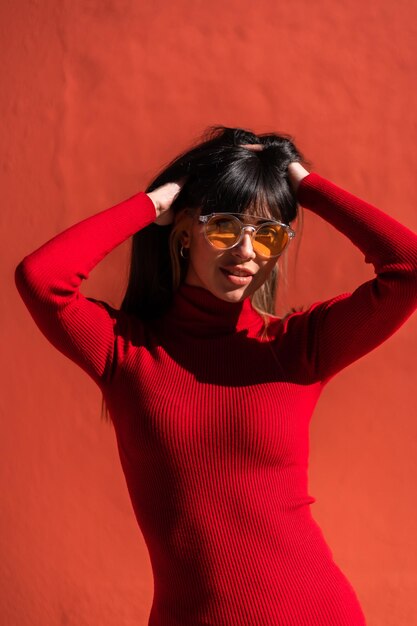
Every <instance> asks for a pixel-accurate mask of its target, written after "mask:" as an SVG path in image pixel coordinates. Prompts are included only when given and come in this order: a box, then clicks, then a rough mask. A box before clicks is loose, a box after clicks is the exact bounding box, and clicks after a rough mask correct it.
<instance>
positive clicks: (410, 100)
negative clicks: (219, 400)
mask: <svg viewBox="0 0 417 626" xmlns="http://www.w3.org/2000/svg"><path fill="white" fill-rule="evenodd" d="M416 17H417V8H416V5H415V3H412V2H411V0H397V2H396V3H392V2H387V1H386V0H385V1H383V0H379V1H376V0H370V1H368V2H366V3H364V2H359V1H348V2H347V3H334V2H333V1H330V0H319V1H318V2H315V3H312V2H310V1H308V0H300V1H299V2H297V3H288V2H286V3H284V2H281V3H277V2H272V1H271V0H257V2H256V3H255V2H250V1H249V0H233V1H230V2H226V3H224V2H220V1H219V0H212V2H210V3H208V2H203V0H194V1H191V0H175V2H168V1H167V0H165V2H163V1H161V0H153V2H150V1H149V2H135V1H134V0H106V1H104V0H101V1H99V0H84V1H81V0H77V1H70V0H61V1H60V2H55V1H52V0H43V1H42V2H39V1H35V0H32V1H29V0H20V1H19V2H17V3H12V2H10V1H9V2H7V1H5V2H2V3H1V6H0V23H1V25H2V26H1V30H2V37H1V42H2V43H1V46H2V50H1V57H2V70H3V75H2V83H3V84H2V89H1V90H0V102H1V113H2V122H3V123H2V146H3V151H2V156H1V165H2V167H1V171H0V177H1V189H2V193H3V202H2V209H1V217H0V220H1V233H2V235H3V237H2V239H3V241H2V246H1V255H4V257H5V259H4V260H3V264H2V267H3V268H4V270H5V271H4V274H3V276H4V279H5V280H4V283H3V289H2V290H1V296H0V297H1V299H2V302H1V307H0V310H1V315H2V317H3V320H2V324H1V328H2V331H3V333H4V336H3V341H2V347H3V350H2V357H3V358H2V362H1V365H2V370H1V374H2V381H3V384H4V389H3V393H2V397H1V415H2V420H1V430H2V432H1V433H0V435H1V439H0V440H1V457H2V463H1V483H0V488H1V493H2V505H1V516H0V546H1V555H0V556H1V558H0V621H1V623H2V624H6V625H13V626H14V625H18V626H29V625H30V626H33V625H34V624H36V625H42V626H43V625H48V626H49V625H55V624H59V625H65V626H84V625H86V626H87V625H88V626H91V625H97V624H100V626H116V625H117V626H124V625H126V626H133V625H135V626H138V625H139V626H141V625H145V624H146V623H147V616H148V614H149V609H150V605H151V601H152V576H151V568H150V561H149V558H148V554H147V550H146V546H145V544H144V542H143V538H142V536H141V534H140V533H139V532H138V529H137V526H136V522H135V521H134V516H133V511H132V510H131V505H130V502H129V499H128V494H127V489H126V486H125V483H124V478H123V476H122V472H121V468H120V465H119V461H118V457H117V452H116V444H115V439H114V433H113V431H112V429H111V427H109V426H108V425H105V424H103V423H102V422H101V421H100V418H99V413H100V403H101V396H100V393H99V390H98V388H96V387H95V386H94V384H93V383H92V382H91V381H90V380H89V379H88V378H87V377H86V376H85V375H84V373H83V372H82V371H81V370H79V369H78V368H77V367H76V366H75V365H74V364H73V363H71V362H70V361H69V360H67V359H66V358H65V357H64V356H62V355H61V354H60V353H59V352H57V351H56V350H55V349H54V348H53V347H52V346H51V345H50V344H49V343H47V342H46V341H45V339H44V337H43V336H42V335H41V333H40V332H39V331H38V329H37V328H36V326H35V325H34V323H33V321H32V319H31V318H30V317H29V314H28V312H27V311H26V309H25V308H24V306H23V303H22V302H21V300H20V299H19V296H18V293H17V292H16V290H15V287H14V283H13V271H14V267H15V266H16V264H17V263H18V261H20V260H21V258H23V256H24V255H26V254H27V253H29V252H31V251H32V250H34V249H35V248H36V247H38V246H40V245H41V244H42V243H43V242H44V241H46V240H47V239H49V238H50V237H52V236H53V235H55V234H56V233H58V232H59V231H60V230H63V229H64V228H65V227H67V226H69V225H71V224H73V223H75V222H76V221H79V220H81V219H82V218H84V217H87V216H88V215H91V214H93V213H95V212H97V211H99V210H102V209H104V208H107V207H108V206H111V205H113V204H115V203H116V202H118V201H120V200H122V199H124V198H127V197H129V196H131V195H132V194H133V193H135V192H136V191H138V190H140V189H143V188H144V186H145V184H146V183H147V181H148V180H149V179H150V177H151V176H152V175H153V174H154V173H155V172H156V171H157V170H158V169H159V167H160V166H161V165H162V164H163V163H165V162H166V161H168V160H169V159H170V158H171V157H173V156H174V155H175V154H176V153H177V152H179V151H180V150H182V149H183V148H184V147H185V146H187V145H188V144H189V143H190V141H191V140H192V139H194V137H195V136H197V135H199V134H200V133H201V132H202V131H203V129H204V128H205V127H206V126H208V125H209V124H216V123H219V124H226V125H234V126H246V127H249V128H252V129H253V130H255V131H258V132H266V131H268V130H275V131H281V132H288V133H291V134H292V135H293V136H294V137H295V139H296V142H297V144H298V145H299V147H300V148H301V150H302V151H303V152H304V153H305V155H306V156H307V157H308V158H309V159H310V160H311V161H312V164H313V167H312V169H314V170H315V171H317V172H319V173H320V174H322V175H324V176H326V177H328V178H330V180H333V181H334V182H335V183H336V184H339V185H340V186H342V187H344V188H346V189H348V190H349V191H351V192H352V193H355V194H356V195H359V196H360V197H363V198H364V199H366V200H368V201H369V202H372V203H374V204H376V205H377V206H379V207H380V208H381V209H382V210H385V211H386V212H388V213H389V214H390V215H392V216H393V217H395V218H397V219H398V220H400V221H402V222H403V223H405V224H406V225H407V226H409V227H410V228H412V229H414V230H417V214H416V208H415V207H416V196H417V189H416V185H415V182H414V181H415V172H414V169H415V166H414V160H415V156H414V152H415V146H416V143H417V141H416V140H417V137H416V124H415V111H416V109H417V103H416V94H417V90H416V40H417V38H416V26H415V24H416ZM127 254H128V246H127V243H126V244H123V245H122V246H121V247H120V248H118V249H117V250H115V251H113V252H112V253H111V254H110V255H109V256H108V257H106V259H104V260H103V261H102V263H101V264H100V266H99V267H98V268H96V269H95V270H94V272H93V274H92V275H91V278H90V279H89V281H88V285H83V292H84V293H85V294H86V295H91V296H93V297H100V298H103V299H107V300H108V301H110V302H111V303H113V304H116V305H118V304H119V303H120V297H121V294H122V291H123V288H124V286H125V280H126V272H127V267H126V261H127ZM372 276H373V272H372V268H371V267H370V266H368V265H365V263H364V259H363V257H362V255H361V254H360V253H359V251H358V250H357V249H353V248H352V245H351V244H350V242H349V241H347V240H345V238H344V237H343V236H342V235H341V234H339V233H338V232H335V231H334V230H332V229H331V227H329V226H328V225H327V224H326V223H322V222H321V221H320V219H319V218H317V217H316V216H314V215H311V214H308V213H307V212H306V224H305V230H304V240H303V243H302V246H301V250H300V255H299V260H298V272H297V288H296V289H295V287H293V288H292V290H293V295H292V297H293V304H300V303H309V302H311V301H313V300H318V299H320V298H327V297H330V296H332V295H335V294H336V293H342V292H345V291H348V290H352V289H353V288H354V287H355V286H356V285H357V284H359V282H362V281H364V280H366V279H368V278H371V277H372ZM416 347H417V319H416V317H415V316H413V317H412V318H411V319H410V320H409V321H408V322H407V324H406V325H405V326H404V327H402V328H401V329H400V330H399V331H398V332H397V333H396V334H395V336H393V337H391V338H390V339H389V340H388V341H387V342H386V343H385V344H384V345H382V346H380V347H379V348H377V349H376V350H375V351H373V352H372V353H371V354H369V355H367V356H366V357H365V358H363V359H362V360H360V361H358V362H357V363H355V364H353V365H352V366H350V367H349V368H347V369H346V370H344V371H343V372H341V373H340V374H339V376H338V377H337V378H336V379H335V380H334V381H332V383H331V384H330V385H329V386H328V387H327V388H326V391H325V393H324V394H323V396H322V398H321V400H320V402H319V404H318V406H317V408H316V412H315V415H314V416H313V420H312V425H311V469H310V493H312V494H313V495H314V496H315V497H316V498H317V502H316V504H315V505H314V507H313V514H314V516H315V517H316V519H317V520H318V522H319V523H320V525H321V526H322V528H323V531H324V533H325V535H326V537H327V539H328V541H329V544H330V545H331V547H332V549H333V552H334V556H335V558H336V560H337V562H338V563H339V565H340V566H341V568H342V569H343V571H344V572H345V573H346V574H347V576H348V577H349V579H350V580H351V582H352V584H353V585H354V587H355V589H356V590H357V593H358V596H359V598H360V600H361V602H362V604H363V607H364V610H365V613H366V615H367V617H368V620H369V624H370V626H402V625H404V626H409V625H410V624H413V623H417V603H416V600H415V598H416V593H415V592H416V590H417V562H416V561H417V557H416V555H417V510H416V504H415V502H414V498H410V494H411V493H412V494H414V485H415V481H416V476H417V461H416V458H417V455H416V441H417V420H416V393H415V379H416V361H415V353H416Z"/></svg>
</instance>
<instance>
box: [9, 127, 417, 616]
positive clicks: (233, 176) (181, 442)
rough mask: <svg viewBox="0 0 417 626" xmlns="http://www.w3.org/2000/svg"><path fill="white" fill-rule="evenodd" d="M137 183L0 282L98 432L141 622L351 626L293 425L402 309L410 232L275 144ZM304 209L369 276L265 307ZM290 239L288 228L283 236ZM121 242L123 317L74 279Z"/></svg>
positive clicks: (208, 143) (347, 590)
mask: <svg viewBox="0 0 417 626" xmlns="http://www.w3.org/2000/svg"><path fill="white" fill-rule="evenodd" d="M203 139H204V140H202V141H201V142H200V143H198V144H197V145H195V146H194V147H193V148H191V149H190V150H188V151H185V152H184V153H182V154H181V155H180V156H178V157H177V158H176V159H174V160H173V161H172V162H171V163H170V164H169V165H168V166H167V167H166V168H165V169H164V170H163V171H162V172H161V173H160V175H159V176H158V177H157V178H156V179H155V180H154V181H153V182H152V184H151V185H150V186H149V187H148V189H147V190H146V192H142V191H141V192H138V193H137V194H135V195H134V196H132V197H131V198H129V199H127V200H125V201H123V202H121V203H120V204H117V205H115V206H113V207H111V208H109V209H106V210H104V211H101V212H99V213H97V214H95V215H92V216H91V217H88V218H87V219H84V220H83V221H81V222H79V223H78V224H75V225H73V226H71V227H70V228H68V229H66V230H65V231H64V232H62V233H60V234H58V235H56V236H55V237H54V238H52V239H51V240H50V241H48V242H46V243H45V244H44V245H42V246H41V247H40V248H39V249H38V250H35V251H34V252H32V253H31V254H29V255H28V256H26V257H25V258H24V259H23V260H22V261H21V262H20V263H19V265H18V267H17V268H16V273H15V280H16V285H17V288H18V290H19V293H20V295H21V297H22V299H23V301H24V303H25V304H26V306H27V308H28V310H29V312H30V314H31V315H32V317H33V319H34V320H35V322H36V324H37V326H38V327H39V328H40V330H41V331H42V333H43V334H44V335H45V336H46V338H47V339H48V340H49V341H50V342H51V343H52V344H53V345H54V346H55V347H56V348H57V349H58V350H60V351H61V352H62V353H63V354H65V355H66V356H67V357H69V358H70V359H71V360H73V361H74V362H75V363H76V364H77V365H78V366H80V367H81V368H83V370H84V371H85V372H86V373H87V374H88V375H89V376H91V378H92V379H93V380H94V381H95V382H96V383H97V385H98V386H99V388H100V389H101V391H102V393H103V398H104V400H105V403H106V406H107V409H108V411H109V414H110V417H111V420H112V423H113V424H114V428H115V433H116V437H117V443H118V449H119V453H120V459H121V463H122V467H123V471H124V474H125V477H126V481H127V485H128V489H129V494H130V497H131V500H132V505H133V508H134V512H135V514H136V517H137V521H138V524H139V527H140V529H141V531H142V533H143V536H144V538H145V541H146V543H147V546H148V548H149V554H150V558H151V563H152V568H153V573H154V598H153V604H152V609H151V613H150V616H149V622H148V623H149V626H203V625H211V626H336V625H337V626H360V625H363V624H365V617H364V614H363V611H362V608H361V606H360V603H359V601H358V598H357V595H356V593H355V591H354V589H353V587H352V585H351V584H350V582H349V581H348V579H347V578H346V576H345V575H344V574H343V572H342V571H341V570H340V568H339V567H338V566H337V564H336V563H335V561H334V560H333V554H332V551H331V549H330V548H329V546H328V545H327V543H326V541H325V538H324V535H323V533H322V531H321V529H320V527H319V526H318V524H317V523H316V521H315V520H314V518H313V516H312V514H311V511H310V504H311V503H313V502H314V501H315V498H313V497H311V496H310V495H309V494H308V452H309V439H308V431H309V422H310V419H311V416H312V413H313V410H314V407H315V405H316V403H317V400H318V398H319V396H320V394H321V392H322V390H323V388H324V386H325V385H326V384H327V383H328V381H329V380H330V379H331V378H332V377H333V376H335V374H337V373H338V372H339V371H340V370H342V369H343V368H345V367H346V366H348V365H349V364H351V363H353V362H354V361H356V360H357V359H359V358H360V357H362V356H363V355H365V354H367V353H369V352H370V351H371V350H373V349H374V348H375V347H376V346H378V345H380V344H381V343H382V342H383V341H385V340H386V339H387V338H388V337H390V336H391V335H392V334H393V333H394V332H395V331H396V330H397V329H398V328H399V327H400V326H401V325H402V324H403V323H404V322H405V321H406V320H407V318H409V317H410V315H411V314H412V313H413V311H415V309H416V307H417V281H416V272H417V236H416V235H415V234H414V233H413V232H411V231H410V230H409V229H407V228H406V227H405V226H403V225H401V224H400V223H399V222H397V221H396V220H394V219H393V218H392V217H390V216H388V215H386V214H385V213H383V212H382V211H381V210H379V209H377V208H376V207H374V206H372V205H370V204H368V203H367V202H365V201H363V200H360V199H359V198H357V197H355V196H353V195H352V194H350V193H348V192H347V191H344V190H343V189H341V188H339V187H338V186H336V185H335V184H333V183H331V182H330V181H328V180H326V179H325V178H323V177H322V176H320V175H319V174H317V173H314V172H310V173H309V172H308V171H307V170H306V169H305V168H304V166H303V165H302V163H304V164H306V162H305V160H304V159H303V158H302V156H301V154H300V153H299V151H298V150H297V148H296V147H295V145H294V143H293V142H292V140H291V139H290V138H289V137H287V136H282V135H274V134H271V135H256V134H254V133H252V132H250V131H245V130H242V129H233V128H227V127H214V128H212V129H211V130H210V132H209V133H208V134H207V135H206V136H205V137H204V138H203ZM301 207H305V208H307V209H308V210H310V211H312V212H314V213H316V214H317V215H319V216H321V217H322V218H323V219H325V220H326V221H327V222H329V223H330V224H332V225H333V226H334V227H335V228H336V229H337V230H338V231H340V232H341V233H343V234H344V235H345V236H346V237H348V238H349V239H350V240H351V242H352V243H353V245H355V246H356V247H357V248H358V249H359V250H360V251H361V252H362V253H363V254H364V255H365V262H366V263H372V264H373V266H374V268H375V273H376V276H375V278H374V279H373V280H369V281H367V282H365V283H363V284H361V285H359V286H358V287H357V289H356V290H355V291H354V292H353V293H343V294H341V295H337V296H336V297H333V298H331V299H329V300H327V301H323V302H315V303H314V304H312V305H311V306H310V307H309V308H308V309H307V310H305V311H295V310H293V311H292V312H289V313H288V314H287V315H285V316H283V317H281V318H280V317H277V316H274V314H273V313H274V285H275V284H276V279H277V267H278V262H280V261H281V260H283V259H285V252H286V250H287V249H288V246H289V245H291V241H292V240H293V239H294V236H296V233H295V229H294V228H292V226H294V222H295V220H296V218H297V217H298V218H301V215H302V213H301ZM297 232H299V229H297ZM130 236H133V247H132V261H131V271H130V278H129V284H128V288H127V291H126V295H125V297H124V300H123V303H122V306H121V308H120V310H119V309H115V308H113V307H112V306H110V305H109V304H108V303H106V302H104V301H101V300H96V299H93V298H86V297H84V296H83V295H82V294H81V293H80V291H79V287H80V284H81V281H82V280H85V279H86V278H88V276H89V273H90V271H91V270H92V269H93V267H95V266H96V265H97V264H98V263H99V262H100V260H101V259H102V258H103V257H104V256H105V255H106V254H108V253H109V252H110V251H111V250H113V249H114V248H115V247H116V246H118V245H119V244H120V243H122V242H123V241H125V240H126V239H127V238H129V237H130Z"/></svg>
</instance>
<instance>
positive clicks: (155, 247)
mask: <svg viewBox="0 0 417 626" xmlns="http://www.w3.org/2000/svg"><path fill="white" fill-rule="evenodd" d="M242 144H262V146H263V149H262V150H259V151H255V150H248V149H246V148H242V147H241V146H242ZM291 161H299V162H301V161H302V162H305V160H304V158H303V156H302V155H301V153H300V152H299V151H298V149H297V148H296V147H295V145H294V143H293V140H292V138H291V137H289V136H288V135H283V134H281V135H277V134H268V133H265V134H260V135H256V134H254V133H253V132H252V131H250V130H244V129H241V128H228V127H226V126H211V127H209V128H208V129H207V130H206V131H205V132H204V134H203V136H202V138H201V139H200V140H199V141H198V142H197V144H196V145H195V146H194V147H191V148H189V149H188V150H185V151H184V152H183V153H181V154H180V155H179V156H177V157H176V158H175V159H173V160H172V161H171V162H170V163H168V165H166V166H164V167H163V168H162V170H161V171H160V173H159V174H158V175H157V176H156V178H155V179H154V180H153V181H152V182H151V183H150V185H149V186H148V187H147V188H146V190H145V191H146V192H147V193H148V192H150V191H153V190H154V189H156V188H157V187H160V186H161V185H164V184H165V183H167V182H172V181H176V180H179V179H181V178H183V177H185V176H186V177H187V179H186V182H185V184H184V186H183V187H182V189H181V191H180V193H179V194H178V196H177V197H176V198H175V200H174V201H173V203H172V210H173V211H174V214H176V213H178V212H179V211H181V210H182V209H184V208H188V209H197V208H201V214H203V215H204V214H207V213H212V212H223V211H224V212H232V213H240V212H244V211H246V210H247V209H248V208H250V209H251V213H255V214H256V215H267V216H272V217H274V218H275V219H280V220H281V221H283V222H285V223H286V224H289V223H290V222H292V221H293V220H294V219H295V218H296V217H297V210H298V206H297V201H296V198H295V195H294V193H293V190H292V188H291V185H290V182H289V179H288V173H287V167H288V164H289V163H291ZM171 232H172V225H170V226H159V225H157V224H151V225H149V226H147V227H146V228H144V229H142V230H140V231H138V232H137V233H135V234H134V235H133V242H132V254H131V263H130V273H129V281H128V286H127V289H126V293H125V296H124V299H123V302H122V305H121V309H122V310H123V311H125V312H127V313H132V314H135V315H137V316H138V317H140V318H141V319H144V320H147V319H153V318H155V317H157V316H159V315H161V314H162V313H163V312H164V311H165V309H166V308H167V306H168V305H169V303H170V301H171V298H172V295H173V292H174V291H175V289H174V281H173V269H174V268H173V259H172V256H171V253H170V246H169V240H170V235H171ZM179 264H180V268H181V278H183V277H184V274H185V270H186V261H184V260H183V259H181V258H180V257H179ZM276 279H277V272H276V271H275V272H273V273H272V274H271V276H270V278H269V281H268V282H267V283H266V284H265V285H264V286H263V288H262V287H261V289H260V290H258V291H263V292H268V293H269V294H270V295H269V297H268V298H263V306H262V305H261V306H260V308H264V309H266V310H267V311H268V312H269V313H274V311H273V310H271V305H269V306H268V304H267V302H268V301H269V302H271V301H273V300H274V294H275V288H276ZM259 295H260V296H262V293H261V294H258V298H259ZM260 299H261V300H262V297H261V298H260ZM265 301H266V302H265ZM272 306H273V305H272Z"/></svg>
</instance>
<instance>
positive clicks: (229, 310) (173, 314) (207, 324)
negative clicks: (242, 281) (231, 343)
mask: <svg viewBox="0 0 417 626" xmlns="http://www.w3.org/2000/svg"><path fill="white" fill-rule="evenodd" d="M165 317H166V320H167V322H168V323H169V324H170V325H171V324H172V323H174V324H175V326H176V327H178V326H180V327H181V328H183V329H184V330H185V331H186V332H189V334H192V335H199V336H205V337H208V336H210V337H213V336H219V335H228V334H233V333H236V332H245V331H246V333H247V334H248V335H250V336H256V335H258V334H259V333H260V332H261V330H262V328H263V319H262V316H261V315H260V314H259V313H258V312H257V311H256V310H255V309H254V308H253V306H252V303H251V300H250V298H245V299H244V300H242V301H241V302H227V301H226V300H221V299H220V298H217V296H215V295H213V294H212V293H211V292H210V291H208V290H207V289H204V288H203V287H195V286H193V285H187V284H185V283H183V284H182V285H180V287H179V289H178V290H177V291H176V293H175V295H174V299H173V303H172V305H171V307H170V309H169V311H168V312H167V314H166V316H165Z"/></svg>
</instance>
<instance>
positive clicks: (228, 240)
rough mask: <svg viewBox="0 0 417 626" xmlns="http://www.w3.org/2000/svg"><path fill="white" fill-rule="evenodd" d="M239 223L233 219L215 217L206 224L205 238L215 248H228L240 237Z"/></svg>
mask: <svg viewBox="0 0 417 626" xmlns="http://www.w3.org/2000/svg"><path fill="white" fill-rule="evenodd" d="M240 230H241V228H240V223H239V221H238V220H237V219H235V218H233V217H226V216H225V217H222V216H216V217H212V218H211V219H209V221H208V222H207V224H206V236H207V239H208V240H209V241H210V243H211V244H213V246H215V247H216V248H230V247H231V246H233V245H234V244H235V243H236V242H237V240H238V239H239V235H240Z"/></svg>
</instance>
